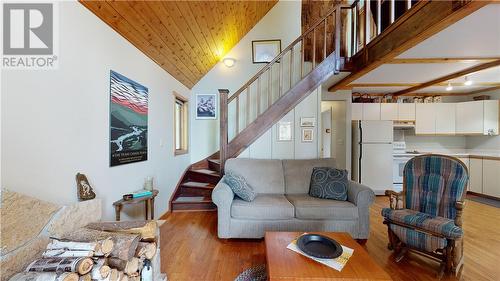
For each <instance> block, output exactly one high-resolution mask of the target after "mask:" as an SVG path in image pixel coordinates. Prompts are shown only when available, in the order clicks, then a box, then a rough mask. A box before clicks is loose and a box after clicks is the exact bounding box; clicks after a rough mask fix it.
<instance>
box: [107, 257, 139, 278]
mask: <svg viewBox="0 0 500 281" xmlns="http://www.w3.org/2000/svg"><path fill="white" fill-rule="evenodd" d="M108 265H109V267H112V268H116V269H118V270H119V271H123V272H125V273H126V274H133V273H134V272H137V270H139V259H138V258H131V259H130V260H128V261H125V260H121V259H117V258H113V257H112V258H108Z"/></svg>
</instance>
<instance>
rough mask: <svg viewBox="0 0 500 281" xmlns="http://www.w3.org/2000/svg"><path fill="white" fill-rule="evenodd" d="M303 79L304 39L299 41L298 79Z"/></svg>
mask: <svg viewBox="0 0 500 281" xmlns="http://www.w3.org/2000/svg"><path fill="white" fill-rule="evenodd" d="M302 77H304V39H302V40H300V79H302Z"/></svg>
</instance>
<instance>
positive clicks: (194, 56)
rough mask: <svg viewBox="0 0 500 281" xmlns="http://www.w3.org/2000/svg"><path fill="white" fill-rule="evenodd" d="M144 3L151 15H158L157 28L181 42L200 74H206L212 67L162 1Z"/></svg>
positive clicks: (175, 40) (178, 42) (181, 46)
mask: <svg viewBox="0 0 500 281" xmlns="http://www.w3.org/2000/svg"><path fill="white" fill-rule="evenodd" d="M143 3H144V6H145V7H148V10H149V12H150V14H152V16H151V17H156V18H157V20H158V21H159V22H158V25H157V28H158V29H159V30H163V33H166V34H169V35H170V37H169V38H170V39H171V40H174V42H176V43H177V44H178V45H179V44H180V45H179V47H180V48H181V49H182V50H183V51H184V53H185V54H186V55H187V56H188V57H189V58H190V59H191V62H192V63H193V64H194V65H196V66H197V69H198V71H199V73H200V75H202V76H203V75H205V73H207V72H208V70H209V69H210V68H208V66H207V65H205V64H204V63H203V62H204V60H203V59H200V54H198V53H196V51H195V50H194V46H193V45H192V44H191V43H190V42H188V41H187V39H186V38H185V37H184V34H183V33H182V32H181V31H179V30H178V29H177V26H176V25H175V24H174V23H173V20H172V18H171V16H170V15H169V13H167V12H166V10H165V9H164V7H163V5H161V2H156V1H145V2H143ZM153 14H154V16H153ZM165 24H166V25H165ZM167 36H168V35H167Z"/></svg>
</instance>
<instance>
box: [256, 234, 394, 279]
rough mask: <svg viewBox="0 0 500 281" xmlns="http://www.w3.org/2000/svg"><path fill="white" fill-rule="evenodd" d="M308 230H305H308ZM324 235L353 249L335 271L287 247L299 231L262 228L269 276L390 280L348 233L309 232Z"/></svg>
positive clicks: (277, 277)
mask: <svg viewBox="0 0 500 281" xmlns="http://www.w3.org/2000/svg"><path fill="white" fill-rule="evenodd" d="M308 233H309V232H308ZM310 233H317V234H321V235H325V236H328V237H330V238H332V239H335V240H336V241H338V242H339V243H340V244H342V245H343V246H347V247H349V248H351V249H354V253H353V255H352V257H351V258H350V259H349V261H348V262H347V264H346V265H345V267H344V268H343V269H342V271H337V270H335V269H333V268H330V267H328V266H326V265H323V264H321V263H318V262H316V261H314V260H312V259H310V258H308V257H305V256H303V255H301V254H299V253H296V252H294V251H292V250H290V249H287V246H288V244H290V242H292V241H293V240H294V239H295V238H297V237H298V236H299V235H301V234H302V232H266V235H265V244H266V259H267V272H268V276H269V280H270V281H272V280H358V281H359V280H392V279H391V277H390V276H389V275H388V274H387V273H386V272H385V271H384V270H383V269H382V268H381V267H380V266H379V265H378V264H377V263H375V261H374V260H373V259H372V258H371V257H370V256H369V255H368V253H367V252H366V250H365V249H363V247H361V245H359V244H358V243H357V242H356V241H355V240H354V239H352V238H351V236H350V235H349V234H348V233H341V232H310Z"/></svg>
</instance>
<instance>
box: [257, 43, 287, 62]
mask: <svg viewBox="0 0 500 281" xmlns="http://www.w3.org/2000/svg"><path fill="white" fill-rule="evenodd" d="M279 53H281V40H279V39H275V40H256V41H252V60H253V63H269V62H271V61H272V60H273V59H274V58H275V57H276V56H277V55H279Z"/></svg>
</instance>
